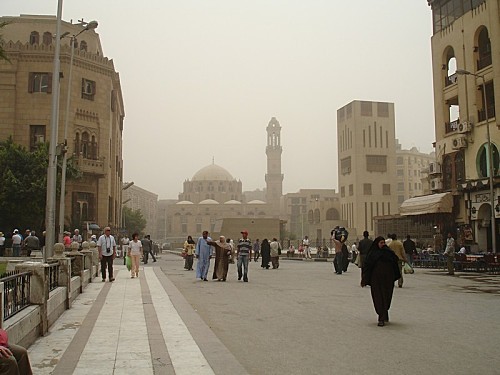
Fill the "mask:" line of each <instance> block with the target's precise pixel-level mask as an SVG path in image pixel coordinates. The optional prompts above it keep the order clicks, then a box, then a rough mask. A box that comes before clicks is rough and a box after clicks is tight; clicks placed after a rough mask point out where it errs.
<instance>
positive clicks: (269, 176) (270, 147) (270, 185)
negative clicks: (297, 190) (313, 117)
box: [266, 117, 283, 216]
mask: <svg viewBox="0 0 500 375" xmlns="http://www.w3.org/2000/svg"><path fill="white" fill-rule="evenodd" d="M266 130H267V147H266V155H267V173H266V201H267V204H269V205H270V206H271V208H272V214H273V215H276V216H278V215H279V214H280V201H281V196H282V195H283V174H282V173H281V152H282V148H281V126H280V123H279V122H278V120H276V118H275V117H273V118H271V121H269V124H268V125H267V129H266Z"/></svg>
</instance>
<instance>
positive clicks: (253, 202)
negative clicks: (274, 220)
mask: <svg viewBox="0 0 500 375" xmlns="http://www.w3.org/2000/svg"><path fill="white" fill-rule="evenodd" d="M248 204H266V202H264V201H261V200H259V199H254V200H253V201H250V202H248Z"/></svg>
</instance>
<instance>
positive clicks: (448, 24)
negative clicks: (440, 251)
mask: <svg viewBox="0 0 500 375" xmlns="http://www.w3.org/2000/svg"><path fill="white" fill-rule="evenodd" d="M428 3H429V5H430V6H431V9H432V19H433V36H432V39H431V44H432V68H433V81H434V108H435V133H436V146H435V147H436V148H435V151H436V162H437V163H436V164H435V165H434V166H433V167H434V171H431V174H432V175H431V177H432V178H433V181H434V185H433V186H432V184H431V188H433V190H434V191H436V192H451V193H452V194H453V195H454V198H455V200H454V215H455V221H456V222H455V223H450V226H449V228H442V230H443V231H448V230H452V231H455V230H456V227H457V226H459V227H461V226H463V227H464V232H465V233H467V234H468V233H470V235H469V234H468V235H467V236H470V237H469V238H467V236H464V237H465V238H466V239H469V240H472V241H475V242H476V243H477V244H478V246H479V249H481V250H491V249H492V236H491V227H492V225H491V216H492V211H491V210H494V214H495V217H496V219H495V223H496V229H497V233H495V236H496V238H497V240H496V242H497V243H500V241H499V238H498V237H499V236H498V218H500V206H499V195H500V194H499V188H498V184H499V182H500V181H499V179H498V170H499V154H498V150H499V145H500V132H499V126H500V122H499V120H498V118H497V117H496V113H499V109H498V108H499V106H500V100H499V99H498V98H499V93H500V17H499V14H500V4H499V3H498V1H494V0H467V1H465V0H428ZM488 130H489V132H488ZM488 133H489V134H490V136H489V137H488ZM488 139H489V140H490V142H488ZM490 144H491V156H492V158H491V160H492V164H490V157H489V156H490V155H489V152H490V147H489V145H490ZM490 167H491V169H490ZM490 170H493V175H490ZM490 176H491V178H492V179H493V181H494V184H493V185H494V186H493V197H491V195H490V187H491V185H490V181H489V180H490ZM431 181H432V180H431ZM491 202H492V203H491ZM497 208H498V209H497ZM471 229H472V231H471ZM497 250H498V249H497Z"/></svg>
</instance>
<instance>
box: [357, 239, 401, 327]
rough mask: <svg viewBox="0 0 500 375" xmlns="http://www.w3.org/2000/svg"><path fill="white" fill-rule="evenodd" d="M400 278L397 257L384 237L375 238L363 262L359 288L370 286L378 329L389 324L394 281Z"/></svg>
mask: <svg viewBox="0 0 500 375" xmlns="http://www.w3.org/2000/svg"><path fill="white" fill-rule="evenodd" d="M400 277H401V273H400V271H399V265H398V257H397V256H396V254H394V251H392V250H391V249H389V248H388V247H387V246H386V244H385V239H384V237H381V236H380V237H377V238H376V239H375V240H374V241H373V243H372V245H371V247H370V250H369V251H368V254H367V255H366V258H365V260H364V262H363V268H362V272H361V287H365V286H366V285H370V286H371V288H370V292H371V295H372V301H373V306H374V307H375V312H376V313H377V315H378V326H379V327H383V326H384V325H385V323H388V322H389V309H390V307H391V302H392V294H393V292H394V281H396V280H398V279H399V278H400Z"/></svg>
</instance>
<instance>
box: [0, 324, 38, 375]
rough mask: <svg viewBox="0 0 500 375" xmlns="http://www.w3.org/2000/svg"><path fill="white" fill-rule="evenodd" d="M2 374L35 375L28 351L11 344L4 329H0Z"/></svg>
mask: <svg viewBox="0 0 500 375" xmlns="http://www.w3.org/2000/svg"><path fill="white" fill-rule="evenodd" d="M0 374H6V375H32V374H33V372H32V371H31V364H30V360H29V358H28V351H27V350H26V349H24V348H23V347H22V346H19V345H14V344H9V338H8V336H7V331H5V330H3V329H0Z"/></svg>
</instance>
